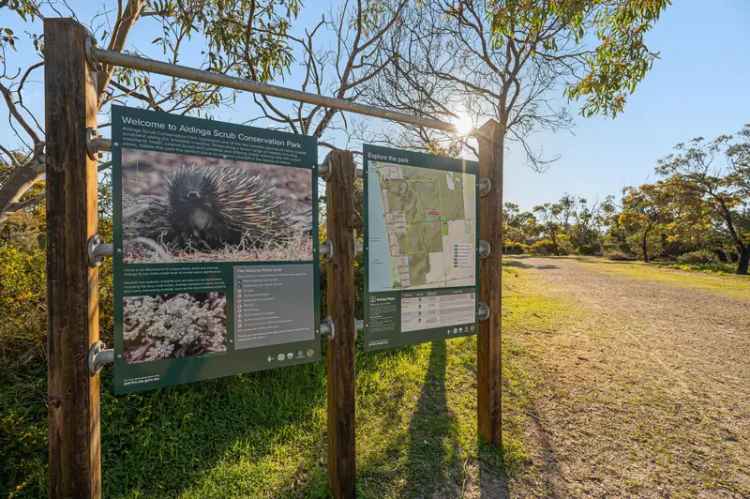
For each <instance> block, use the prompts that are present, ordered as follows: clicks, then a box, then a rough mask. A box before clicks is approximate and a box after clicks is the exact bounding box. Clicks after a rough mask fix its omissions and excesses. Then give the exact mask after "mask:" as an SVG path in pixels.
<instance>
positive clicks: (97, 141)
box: [86, 127, 112, 159]
mask: <svg viewBox="0 0 750 499" xmlns="http://www.w3.org/2000/svg"><path fill="white" fill-rule="evenodd" d="M111 150H112V141H111V140H109V139H105V138H104V137H102V136H101V135H99V132H97V130H96V128H92V127H89V128H87V129H86V153H87V154H88V155H89V158H91V159H96V158H97V154H99V153H101V152H102V151H111Z"/></svg>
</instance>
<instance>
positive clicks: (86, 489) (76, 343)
mask: <svg viewBox="0 0 750 499" xmlns="http://www.w3.org/2000/svg"><path fill="white" fill-rule="evenodd" d="M90 37H91V34H90V33H89V32H88V30H86V28H84V27H83V26H82V25H81V24H79V23H77V22H75V21H74V20H72V19H51V18H48V19H45V20H44V40H45V44H44V54H45V57H44V65H45V69H44V102H45V130H46V141H47V143H46V154H45V163H46V165H45V166H46V196H47V244H48V247H47V335H48V336H47V351H48V362H47V380H48V386H47V406H48V424H49V428H48V432H49V443H48V459H49V472H48V476H49V478H48V493H49V497H78V498H99V497H101V492H102V491H101V430H100V415H99V410H100V404H99V402H100V401H99V397H100V386H99V383H100V381H99V375H98V374H95V375H91V376H90V375H89V367H88V356H89V348H90V346H91V345H92V344H95V343H97V342H98V341H99V289H98V288H99V278H98V270H97V268H96V267H91V266H89V253H88V246H89V240H90V238H92V237H93V236H94V235H95V234H96V230H97V222H98V220H97V211H98V206H97V173H98V172H97V165H96V160H95V158H92V157H91V156H90V155H89V153H88V150H87V133H86V130H87V129H89V128H96V113H97V111H98V102H97V101H98V97H97V92H96V83H97V74H96V71H95V69H94V68H92V67H91V66H90V64H89V63H88V61H87V58H86V45H87V43H88V40H90Z"/></svg>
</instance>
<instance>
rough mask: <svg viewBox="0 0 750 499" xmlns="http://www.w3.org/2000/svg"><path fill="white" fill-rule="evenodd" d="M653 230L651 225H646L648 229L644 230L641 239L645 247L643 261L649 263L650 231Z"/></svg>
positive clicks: (642, 246) (643, 247)
mask: <svg viewBox="0 0 750 499" xmlns="http://www.w3.org/2000/svg"><path fill="white" fill-rule="evenodd" d="M650 230H651V227H646V230H644V231H643V238H642V239H641V248H642V249H643V261H644V262H646V263H648V262H649V258H648V233H649V231H650Z"/></svg>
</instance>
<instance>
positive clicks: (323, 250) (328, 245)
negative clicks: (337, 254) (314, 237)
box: [319, 240, 333, 258]
mask: <svg viewBox="0 0 750 499" xmlns="http://www.w3.org/2000/svg"><path fill="white" fill-rule="evenodd" d="M319 251H320V256H325V257H328V258H333V243H332V242H331V241H328V240H326V241H324V242H322V243H320V250H319Z"/></svg>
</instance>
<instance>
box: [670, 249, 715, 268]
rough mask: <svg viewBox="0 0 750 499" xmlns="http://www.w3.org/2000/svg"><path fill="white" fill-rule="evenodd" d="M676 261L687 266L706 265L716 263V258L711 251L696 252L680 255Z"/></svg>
mask: <svg viewBox="0 0 750 499" xmlns="http://www.w3.org/2000/svg"><path fill="white" fill-rule="evenodd" d="M677 261H678V262H680V263H686V264H689V265H706V264H711V263H717V258H716V255H715V254H714V253H713V252H712V251H709V250H697V251H690V252H689V253H683V254H682V255H680V256H678V257H677Z"/></svg>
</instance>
